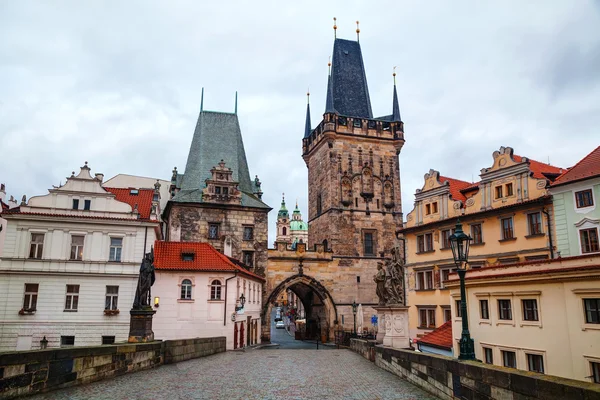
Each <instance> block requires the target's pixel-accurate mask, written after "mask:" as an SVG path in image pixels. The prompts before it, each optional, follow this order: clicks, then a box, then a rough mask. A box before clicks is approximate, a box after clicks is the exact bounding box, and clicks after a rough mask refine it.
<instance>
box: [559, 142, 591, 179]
mask: <svg viewBox="0 0 600 400" xmlns="http://www.w3.org/2000/svg"><path fill="white" fill-rule="evenodd" d="M594 176H600V146H598V147H596V149H595V150H594V151H592V152H591V153H590V154H588V155H587V156H585V157H584V158H582V159H581V160H580V161H579V162H578V163H577V164H575V166H574V167H572V168H570V169H568V170H567V171H565V172H564V173H563V174H562V175H561V176H559V177H558V178H556V180H555V181H554V183H553V184H552V186H558V185H565V184H567V183H571V182H577V181H580V180H583V179H588V178H592V177H594Z"/></svg>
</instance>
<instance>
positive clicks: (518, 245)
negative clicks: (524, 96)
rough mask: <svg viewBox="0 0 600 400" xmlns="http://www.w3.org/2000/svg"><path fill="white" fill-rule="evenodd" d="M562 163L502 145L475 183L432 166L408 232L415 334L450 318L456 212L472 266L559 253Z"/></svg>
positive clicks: (411, 321)
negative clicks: (556, 198) (557, 199)
mask: <svg viewBox="0 0 600 400" xmlns="http://www.w3.org/2000/svg"><path fill="white" fill-rule="evenodd" d="M561 172H562V170H561V169H560V168H557V167H554V166H551V165H548V164H544V163H541V162H538V161H535V160H531V159H529V158H526V157H521V156H518V155H516V154H513V149H512V148H510V147H501V148H500V149H499V150H497V151H495V152H494V153H493V154H492V166H490V167H488V168H483V169H482V170H481V174H480V177H481V180H480V181H479V182H477V183H469V182H465V181H461V180H458V179H453V178H449V177H445V176H442V175H440V173H439V172H438V171H435V170H430V171H429V172H428V173H427V174H425V177H424V184H423V187H422V188H421V189H419V190H417V192H416V194H415V206H414V209H413V210H412V211H411V212H410V213H408V216H407V223H406V226H405V227H404V228H403V229H401V230H400V231H399V233H401V234H402V235H404V237H405V239H406V244H407V251H406V272H407V279H406V281H407V282H406V286H407V293H408V304H407V305H409V306H410V308H409V324H410V333H411V337H412V338H413V339H414V338H416V337H420V336H422V335H423V334H426V333H428V332H430V331H432V330H433V329H435V328H436V327H439V326H440V325H442V324H443V323H445V322H447V321H450V320H452V319H453V318H455V317H456V316H454V317H453V315H452V312H451V307H450V306H451V301H453V299H452V298H451V297H450V295H449V293H450V292H449V290H448V288H447V287H446V286H445V281H446V280H448V277H449V274H450V273H451V270H452V269H454V268H455V266H454V261H453V258H452V251H451V249H450V243H449V237H450V235H451V234H452V233H453V231H454V227H455V225H456V222H457V219H458V218H459V217H460V221H461V223H462V224H463V230H464V231H465V233H467V234H469V235H471V237H472V238H473V241H472V242H471V247H470V252H469V267H470V268H471V269H477V268H482V267H488V266H493V265H501V264H511V263H515V262H522V261H530V260H540V259H548V258H554V257H555V255H556V251H555V247H556V242H555V239H554V237H555V234H554V232H553V229H554V228H553V222H552V218H551V214H552V200H551V196H550V195H549V194H548V188H549V186H550V184H551V183H552V181H554V179H556V178H557V177H558V176H559V175H560V173H561Z"/></svg>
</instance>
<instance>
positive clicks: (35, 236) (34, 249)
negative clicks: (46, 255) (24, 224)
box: [29, 233, 44, 259]
mask: <svg viewBox="0 0 600 400" xmlns="http://www.w3.org/2000/svg"><path fill="white" fill-rule="evenodd" d="M43 251H44V234H43V233H32V234H31V247H30V248H29V258H37V259H41V258H42V253H43Z"/></svg>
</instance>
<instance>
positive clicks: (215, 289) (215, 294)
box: [210, 279, 221, 300]
mask: <svg viewBox="0 0 600 400" xmlns="http://www.w3.org/2000/svg"><path fill="white" fill-rule="evenodd" d="M210 299H211V300H221V281H220V280H218V279H215V280H214V281H212V282H211V283H210Z"/></svg>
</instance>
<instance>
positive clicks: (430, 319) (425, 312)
mask: <svg viewBox="0 0 600 400" xmlns="http://www.w3.org/2000/svg"><path fill="white" fill-rule="evenodd" d="M419 328H422V329H423V328H424V329H434V328H435V308H425V307H419Z"/></svg>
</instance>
